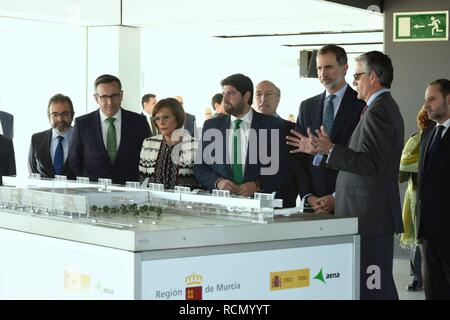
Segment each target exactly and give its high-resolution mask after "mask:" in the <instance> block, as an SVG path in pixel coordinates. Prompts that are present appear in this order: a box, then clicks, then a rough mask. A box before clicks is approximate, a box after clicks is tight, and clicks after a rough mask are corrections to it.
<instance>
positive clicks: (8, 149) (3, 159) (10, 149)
mask: <svg viewBox="0 0 450 320" xmlns="http://www.w3.org/2000/svg"><path fill="white" fill-rule="evenodd" d="M15 174H16V160H15V157H14V146H13V142H12V140H11V139H9V138H8V137H5V136H4V135H2V134H0V185H2V176H14V175H15Z"/></svg>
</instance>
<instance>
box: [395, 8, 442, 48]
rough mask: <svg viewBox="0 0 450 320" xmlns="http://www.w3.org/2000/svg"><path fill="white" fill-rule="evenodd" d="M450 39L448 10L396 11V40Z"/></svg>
mask: <svg viewBox="0 0 450 320" xmlns="http://www.w3.org/2000/svg"><path fill="white" fill-rule="evenodd" d="M445 40H448V11H426V12H398V13H394V41H445Z"/></svg>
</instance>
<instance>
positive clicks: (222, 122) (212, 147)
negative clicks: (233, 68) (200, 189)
mask: <svg viewBox="0 0 450 320" xmlns="http://www.w3.org/2000/svg"><path fill="white" fill-rule="evenodd" d="M221 85H222V89H223V99H224V108H225V112H226V113H227V115H225V116H222V117H217V118H212V119H209V120H207V121H205V124H204V125H203V133H202V138H203V139H202V143H201V149H200V150H199V153H198V157H197V159H196V165H195V166H194V172H195V176H196V178H197V180H198V181H199V182H200V183H201V184H202V185H203V186H205V187H206V188H207V189H209V190H212V189H221V190H229V191H230V192H232V193H235V194H238V195H242V196H252V195H253V194H254V193H255V192H267V193H271V192H274V191H278V190H279V189H280V185H281V184H282V183H283V182H285V181H286V180H287V172H286V165H285V164H286V163H287V161H288V160H287V148H286V147H285V144H284V143H281V141H282V140H284V137H285V134H286V132H285V131H284V130H283V122H282V121H281V120H279V119H277V118H274V117H271V116H267V115H265V114H261V113H258V112H254V111H253V110H252V108H251V107H250V106H251V104H252V101H253V83H252V81H251V80H250V78H248V77H247V76H245V75H243V74H234V75H231V76H229V77H227V78H225V79H223V80H222V81H221ZM269 155H270V157H269ZM264 157H267V158H264Z"/></svg>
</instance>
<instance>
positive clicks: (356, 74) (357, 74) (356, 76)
mask: <svg viewBox="0 0 450 320" xmlns="http://www.w3.org/2000/svg"><path fill="white" fill-rule="evenodd" d="M365 73H367V72H358V73H355V74H353V79H355V80H356V81H358V80H359V78H360V76H361V75H362V74H365Z"/></svg>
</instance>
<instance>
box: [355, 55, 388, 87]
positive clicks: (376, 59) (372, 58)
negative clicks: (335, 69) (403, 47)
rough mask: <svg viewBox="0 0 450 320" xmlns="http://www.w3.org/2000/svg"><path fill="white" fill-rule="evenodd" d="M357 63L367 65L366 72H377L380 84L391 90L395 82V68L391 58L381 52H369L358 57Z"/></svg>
mask: <svg viewBox="0 0 450 320" xmlns="http://www.w3.org/2000/svg"><path fill="white" fill-rule="evenodd" d="M355 61H356V62H363V63H364V64H365V72H366V73H370V72H372V71H373V72H375V74H376V75H377V77H378V82H379V83H380V84H381V85H382V86H383V87H385V88H388V89H389V88H390V87H391V84H392V80H394V67H393V66H392V61H391V58H389V56H388V55H386V54H384V53H382V52H380V51H369V52H366V53H363V54H362V55H360V56H358V57H356V59H355Z"/></svg>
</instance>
